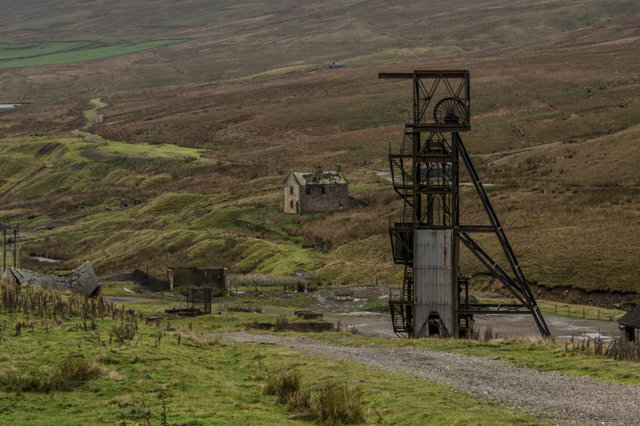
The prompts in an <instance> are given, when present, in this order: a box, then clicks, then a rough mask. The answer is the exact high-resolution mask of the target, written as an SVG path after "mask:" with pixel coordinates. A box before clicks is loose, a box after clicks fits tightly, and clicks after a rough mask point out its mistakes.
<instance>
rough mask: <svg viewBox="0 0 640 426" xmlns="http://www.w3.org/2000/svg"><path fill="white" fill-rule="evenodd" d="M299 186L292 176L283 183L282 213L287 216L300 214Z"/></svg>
mask: <svg viewBox="0 0 640 426" xmlns="http://www.w3.org/2000/svg"><path fill="white" fill-rule="evenodd" d="M301 189H302V188H301V186H300V184H299V183H298V181H297V180H296V178H295V177H294V176H293V174H290V175H289V177H288V178H287V179H286V180H285V181H284V212H285V213H289V214H296V213H300V191H301Z"/></svg>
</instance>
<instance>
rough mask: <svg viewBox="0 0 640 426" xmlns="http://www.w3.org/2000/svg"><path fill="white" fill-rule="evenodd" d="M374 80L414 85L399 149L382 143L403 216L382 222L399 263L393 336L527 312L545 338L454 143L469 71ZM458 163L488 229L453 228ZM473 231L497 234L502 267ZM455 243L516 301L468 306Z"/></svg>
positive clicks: (448, 333)
mask: <svg viewBox="0 0 640 426" xmlns="http://www.w3.org/2000/svg"><path fill="white" fill-rule="evenodd" d="M378 77H379V78H392V79H409V80H411V81H412V83H413V117H412V119H411V122H409V123H406V124H405V128H404V136H403V140H402V143H401V144H400V146H399V147H395V148H394V147H391V145H390V146H389V163H390V166H391V178H392V182H393V188H394V190H395V191H396V192H397V193H398V194H399V195H400V197H402V199H403V201H404V205H403V211H402V217H401V218H399V220H398V221H391V219H390V220H389V222H390V223H389V234H390V237H391V247H392V251H393V259H394V262H395V263H398V264H402V265H404V279H403V283H402V292H401V294H397V295H392V297H391V298H390V299H389V305H390V308H391V321H392V323H393V328H394V331H395V332H396V334H398V335H401V336H406V337H426V336H432V335H439V336H443V337H459V336H464V335H465V334H466V333H467V332H468V331H469V329H470V327H472V325H471V321H472V319H473V315H474V314H531V315H532V316H533V319H534V321H535V323H536V325H537V326H538V329H539V330H540V334H542V336H544V337H548V336H549V335H550V333H549V329H548V328H547V325H546V323H545V321H544V318H543V317H542V313H541V312H540V309H539V308H538V306H537V304H536V301H535V298H534V297H533V294H532V293H531V289H530V288H529V284H528V283H527V280H526V279H525V277H524V274H523V272H522V269H521V268H520V264H519V263H518V260H517V258H516V255H515V253H514V252H513V249H512V248H511V245H510V244H509V240H507V236H506V235H505V233H504V230H503V229H502V226H501V225H500V221H499V220H498V217H497V215H496V213H495V211H494V210H493V207H492V206H491V202H490V201H489V197H488V196H487V193H486V191H485V189H484V187H483V185H482V183H481V181H480V178H479V177H478V174H477V172H476V169H475V167H474V166H473V163H472V162H471V158H470V157H469V154H468V152H467V150H466V148H465V146H464V144H463V143H462V139H461V138H460V133H461V132H467V131H469V130H470V129H471V127H470V114H469V112H470V99H469V98H470V96H469V71H467V70H418V71H413V72H412V73H381V74H379V76H378ZM460 159H462V164H463V165H464V167H465V168H466V169H467V171H468V173H469V176H470V178H471V181H472V183H473V186H474V187H475V189H476V192H477V194H478V197H479V198H480V201H481V202H482V205H483V207H484V210H485V212H486V214H487V216H488V218H489V222H490V223H491V224H490V225H461V224H460V214H459V213H460V185H459V164H460V161H459V160H460ZM477 232H486V233H494V234H495V235H496V237H497V239H498V242H499V243H500V246H501V247H502V250H503V252H504V254H505V257H506V259H507V262H508V264H509V266H508V269H503V268H502V267H501V266H500V265H498V264H497V262H496V261H494V260H493V259H492V258H491V256H490V255H489V254H488V253H487V252H486V251H485V250H483V249H482V247H481V246H480V245H479V244H478V243H477V242H476V241H475V240H474V239H473V238H472V237H471V235H472V234H474V233H477ZM460 243H462V245H464V246H465V247H466V248H467V249H469V250H470V251H471V253H472V254H473V255H474V256H475V257H476V258H477V259H478V260H479V261H480V262H481V263H482V264H483V265H484V266H485V267H486V268H487V270H488V271H489V273H490V274H491V275H492V276H493V277H495V278H496V279H498V280H499V281H500V282H501V283H502V284H503V285H504V286H505V288H506V289H507V290H509V292H510V293H511V295H512V296H513V297H514V298H515V300H516V301H517V303H513V304H480V303H470V301H469V279H468V277H466V276H464V275H461V273H460V266H459V257H460ZM507 270H510V272H507Z"/></svg>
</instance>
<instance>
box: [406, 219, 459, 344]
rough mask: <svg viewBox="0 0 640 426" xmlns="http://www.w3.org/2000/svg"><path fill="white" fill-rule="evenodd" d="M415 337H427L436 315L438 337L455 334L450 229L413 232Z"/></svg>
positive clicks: (451, 236) (451, 237) (451, 234)
mask: <svg viewBox="0 0 640 426" xmlns="http://www.w3.org/2000/svg"><path fill="white" fill-rule="evenodd" d="M415 241H416V242H415V257H414V268H415V299H414V301H415V315H416V317H415V319H416V324H415V325H416V337H425V336H428V335H429V327H428V324H427V323H428V320H429V315H430V314H431V313H432V312H434V311H435V312H438V314H439V316H440V321H441V329H440V334H441V335H445V336H447V335H451V334H452V333H455V332H457V331H456V328H455V321H454V320H455V318H456V317H455V312H454V306H455V304H454V302H455V301H454V284H455V283H454V280H453V271H454V266H453V232H452V231H451V230H449V229H443V230H441V229H438V230H435V229H421V230H416V238H415Z"/></svg>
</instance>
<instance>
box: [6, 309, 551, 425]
mask: <svg viewBox="0 0 640 426" xmlns="http://www.w3.org/2000/svg"><path fill="white" fill-rule="evenodd" d="M63 300H64V296H63ZM134 307H135V309H136V310H137V309H138V308H139V307H141V308H142V309H143V310H144V309H146V310H147V311H146V312H152V311H153V309H158V308H150V307H149V306H147V307H146V308H144V307H142V305H141V304H136V305H135V306H134ZM2 311H3V312H1V313H0V320H1V321H2V323H3V324H7V325H8V326H10V327H11V329H12V328H13V324H14V323H15V322H17V321H22V322H25V323H26V324H28V325H27V326H24V327H23V328H22V332H21V333H20V335H13V333H10V332H9V331H10V330H9V329H8V328H6V327H4V326H3V329H2V333H1V334H0V337H1V340H2V346H3V353H2V356H0V377H9V376H12V377H14V378H15V377H25V378H30V377H31V378H36V377H51V378H55V377H57V376H56V371H57V369H59V370H60V371H66V372H67V373H69V374H66V375H65V380H66V381H65V383H71V382H69V379H70V378H73V377H76V378H77V380H74V381H73V386H66V385H65V386H62V387H57V386H52V387H50V388H48V393H43V392H42V390H44V389H41V388H33V387H32V386H31V384H30V383H31V382H30V381H29V380H27V381H26V382H24V383H27V382H28V383H27V384H29V386H27V387H22V388H21V389H22V391H21V392H14V391H11V390H9V389H10V387H6V386H5V389H4V390H0V396H1V397H2V410H0V422H2V423H6V424H15V423H29V424H51V423H63V424H103V423H105V424H114V423H119V422H121V421H123V420H126V421H127V422H129V423H130V422H144V421H145V420H147V421H151V422H152V423H153V424H158V423H160V422H161V421H162V419H163V418H162V412H163V405H164V410H165V413H166V419H167V421H168V422H169V423H170V424H172V423H181V424H182V423H185V422H190V423H192V424H210V422H211V419H216V420H215V421H216V422H220V423H224V424H229V423H231V424H305V423H306V422H305V421H304V420H302V419H299V420H296V419H295V418H292V417H291V414H290V413H289V412H288V411H287V408H286V407H285V406H283V405H280V404H277V397H276V396H270V395H265V394H264V388H265V386H266V384H267V380H266V379H267V377H268V376H269V375H271V374H278V373H279V372H286V371H291V370H293V369H296V368H300V367H303V368H300V370H301V371H302V372H303V373H301V374H300V377H299V385H300V386H301V387H303V388H305V389H309V390H311V391H313V392H321V391H322V389H323V386H326V385H330V384H332V383H337V384H339V385H347V386H349V388H350V389H352V390H354V391H356V392H359V393H360V394H361V400H362V404H363V414H364V416H365V418H366V420H367V421H368V422H371V421H375V420H376V419H377V418H378V417H377V416H378V415H377V414H376V412H377V413H379V414H380V415H381V416H383V418H384V419H385V423H389V424H407V423H408V422H416V421H417V422H420V423H429V424H451V423H461V424H462V423H464V424H468V423H475V424H486V423H492V424H514V423H518V424H538V423H539V422H540V420H539V419H534V418H532V417H529V416H527V415H525V414H524V413H522V412H519V411H517V410H512V409H508V408H504V407H500V406H497V405H494V404H493V403H491V402H489V401H485V400H483V399H481V398H476V397H470V396H468V395H464V394H460V393H457V392H454V391H452V390H449V389H447V388H445V387H442V386H439V385H436V384H433V383H429V382H426V381H422V380H416V379H414V378H410V377H406V376H404V375H402V374H401V375H399V376H398V375H394V374H390V373H387V372H380V371H377V370H374V369H370V368H367V367H363V366H361V365H358V364H354V363H349V362H337V361H329V360H324V359H319V358H314V357H310V356H308V355H302V354H300V353H298V352H296V351H295V350H292V349H288V348H284V347H281V346H277V345H266V346H265V345H258V344H240V343H232V342H229V341H226V340H224V339H221V338H215V337H212V338H203V337H197V334H200V333H202V332H206V328H207V327H201V326H202V325H204V324H212V325H213V324H217V325H219V326H221V327H222V328H220V327H219V328H217V329H218V330H224V323H225V321H227V318H226V317H227V316H228V315H231V316H233V315H235V313H229V314H224V315H217V314H212V315H207V316H202V317H199V318H197V319H184V320H176V321H171V323H167V322H165V321H162V322H161V323H160V324H159V327H158V328H157V327H156V326H155V322H151V323H150V324H149V325H147V324H145V323H144V322H143V321H138V324H137V331H136V332H135V334H134V336H133V339H131V340H124V341H122V343H119V344H118V343H116V340H114V339H110V338H109V334H110V330H113V329H114V327H116V328H117V327H119V326H121V323H120V321H114V320H112V319H108V318H105V319H100V318H97V319H94V320H93V321H91V323H90V324H87V327H85V325H83V324H85V323H84V321H83V320H82V318H80V317H78V316H76V315H70V316H66V317H65V318H62V317H59V318H58V319H57V320H56V321H53V320H51V319H50V318H45V317H39V316H37V315H35V314H34V313H31V314H30V318H29V319H26V316H25V315H24V314H18V313H13V314H9V313H7V312H6V311H4V309H3V310H2ZM88 322H89V321H87V323H88ZM212 328H215V326H213V327H212ZM79 354H82V357H81V358H79ZM74 358H75V359H81V360H83V362H84V363H85V364H86V365H89V366H90V367H91V369H86V368H76V367H82V366H80V365H75V364H78V363H74V365H69V366H67V365H66V364H65V361H64V360H65V359H74ZM59 360H62V361H59ZM83 365H84V364H83ZM86 365H85V367H86ZM96 369H97V370H96ZM89 370H91V371H89ZM98 370H99V371H100V374H97V375H96V374H93V373H92V371H98ZM72 371H74V372H75V373H74V374H70V372H72ZM83 371H86V372H87V374H84V373H83ZM88 373H91V374H88ZM3 375H4V376H3ZM20 380H22V379H16V380H13V381H7V382H6V383H7V386H8V384H11V383H13V384H16V383H19V382H20ZM3 383H5V382H3V381H2V380H0V386H3ZM34 383H35V382H34ZM52 383H57V382H55V381H53V382H52ZM61 388H63V389H65V390H64V391H62V390H59V389H61Z"/></svg>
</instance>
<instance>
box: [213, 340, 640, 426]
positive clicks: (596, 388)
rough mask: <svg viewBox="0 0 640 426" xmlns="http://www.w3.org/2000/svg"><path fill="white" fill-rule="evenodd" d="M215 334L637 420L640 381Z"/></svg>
mask: <svg viewBox="0 0 640 426" xmlns="http://www.w3.org/2000/svg"><path fill="white" fill-rule="evenodd" d="M219 336H221V337H224V338H227V339H230V340H233V341H236V342H255V343H263V344H280V345H284V346H288V347H290V348H293V349H296V350H298V351H300V352H302V353H305V354H308V355H312V356H316V357H321V358H338V359H342V360H346V361H351V362H357V363H359V364H364V365H368V366H371V367H374V368H379V369H382V370H387V371H391V372H393V373H401V374H408V375H410V376H413V377H416V378H421V379H424V380H429V381H433V382H436V383H439V384H443V385H447V386H451V387H452V388H453V389H455V390H457V391H460V392H464V393H468V394H471V395H474V396H480V397H483V398H487V399H491V400H496V401H499V402H500V403H501V404H503V405H507V406H516V407H522V408H525V409H527V410H528V411H530V412H531V413H532V414H533V415H536V416H540V417H546V418H552V419H555V420H556V421H559V422H561V423H577V424H637V422H638V419H640V387H639V386H632V385H622V384H614V383H605V382H599V381H596V380H593V379H590V378H588V377H573V376H567V375H564V374H561V373H557V372H540V371H537V370H534V369H530V368H520V367H516V366H514V365H512V364H509V363H507V362H503V361H497V360H493V359H489V358H481V357H470V356H465V355H458V354H452V353H447V352H438V351H432V350H429V349H425V348H406V347H405V348H391V347H379V346H346V345H336V344H330V343H326V342H319V341H315V340H312V339H306V338H291V337H278V336H273V335H258V334H249V333H242V332H240V333H227V334H224V335H219Z"/></svg>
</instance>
